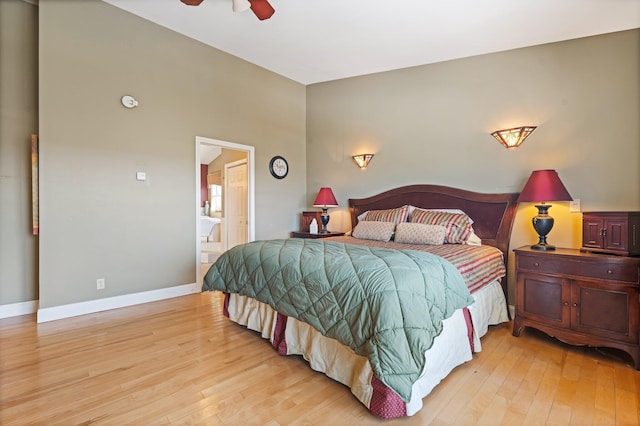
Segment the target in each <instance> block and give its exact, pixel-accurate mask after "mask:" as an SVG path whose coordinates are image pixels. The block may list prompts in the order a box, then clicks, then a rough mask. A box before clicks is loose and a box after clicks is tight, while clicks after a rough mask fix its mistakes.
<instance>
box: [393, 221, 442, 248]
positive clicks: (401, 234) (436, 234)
mask: <svg viewBox="0 0 640 426" xmlns="http://www.w3.org/2000/svg"><path fill="white" fill-rule="evenodd" d="M446 234H447V228H445V227H444V226H442V225H428V224H424V223H410V222H404V223H399V224H398V225H397V226H396V236H395V237H394V241H395V242H396V243H405V244H430V245H437V246H441V245H443V244H444V237H445V235H446Z"/></svg>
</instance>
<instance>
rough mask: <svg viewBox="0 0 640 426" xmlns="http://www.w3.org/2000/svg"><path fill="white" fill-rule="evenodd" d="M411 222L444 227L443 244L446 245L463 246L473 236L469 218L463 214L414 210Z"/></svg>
mask: <svg viewBox="0 0 640 426" xmlns="http://www.w3.org/2000/svg"><path fill="white" fill-rule="evenodd" d="M411 222H412V223H423V224H426V225H442V226H444V227H445V228H446V229H447V233H446V235H445V237H444V242H445V243H448V244H464V243H466V242H467V240H468V239H469V237H470V236H471V234H473V228H472V227H471V225H470V224H469V216H467V215H466V214H464V213H450V212H444V211H435V210H422V209H415V210H414V211H413V213H412V214H411Z"/></svg>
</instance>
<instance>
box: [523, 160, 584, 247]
mask: <svg viewBox="0 0 640 426" xmlns="http://www.w3.org/2000/svg"><path fill="white" fill-rule="evenodd" d="M547 201H573V198H571V195H569V192H568V191H567V188H565V187H564V185H563V184H562V181H561V180H560V178H559V177H558V172H556V171H555V170H536V171H534V172H532V173H531V176H529V180H528V181H527V183H526V185H525V186H524V188H523V189H522V192H521V193H520V197H519V198H518V202H535V203H540V204H536V207H537V208H538V215H537V216H534V217H533V219H532V222H533V228H534V229H535V230H536V232H537V233H538V243H537V244H534V245H532V246H531V248H532V249H533V250H555V249H556V248H555V247H554V246H552V245H550V244H547V234H548V233H549V231H551V228H553V218H552V217H551V216H549V214H548V210H549V208H551V204H546V202H547Z"/></svg>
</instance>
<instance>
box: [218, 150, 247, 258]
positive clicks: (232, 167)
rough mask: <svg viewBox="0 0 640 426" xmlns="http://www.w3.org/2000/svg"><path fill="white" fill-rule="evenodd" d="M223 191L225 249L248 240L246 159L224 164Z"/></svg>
mask: <svg viewBox="0 0 640 426" xmlns="http://www.w3.org/2000/svg"><path fill="white" fill-rule="evenodd" d="M224 170H225V180H224V184H225V193H224V211H225V213H224V218H225V224H226V227H227V232H226V240H227V244H226V249H227V250H228V249H230V248H231V247H234V246H237V245H238V244H243V243H246V242H248V241H249V232H248V229H249V215H248V211H247V206H248V197H247V161H246V160H240V161H235V162H233V163H228V164H225V165H224Z"/></svg>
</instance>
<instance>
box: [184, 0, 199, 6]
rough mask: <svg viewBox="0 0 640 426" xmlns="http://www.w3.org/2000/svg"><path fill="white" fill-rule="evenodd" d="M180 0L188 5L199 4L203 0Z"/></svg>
mask: <svg viewBox="0 0 640 426" xmlns="http://www.w3.org/2000/svg"><path fill="white" fill-rule="evenodd" d="M180 1H181V2H182V3H184V4H186V5H187V6H198V5H199V4H200V3H202V0H180Z"/></svg>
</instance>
